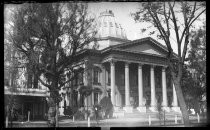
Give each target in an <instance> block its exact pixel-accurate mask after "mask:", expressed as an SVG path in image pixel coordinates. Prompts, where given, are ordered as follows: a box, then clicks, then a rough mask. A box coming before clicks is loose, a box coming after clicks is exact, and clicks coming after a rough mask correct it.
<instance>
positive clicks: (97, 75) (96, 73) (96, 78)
mask: <svg viewBox="0 0 210 130" xmlns="http://www.w3.org/2000/svg"><path fill="white" fill-rule="evenodd" d="M93 83H94V84H99V83H100V72H99V71H98V70H94V71H93Z"/></svg>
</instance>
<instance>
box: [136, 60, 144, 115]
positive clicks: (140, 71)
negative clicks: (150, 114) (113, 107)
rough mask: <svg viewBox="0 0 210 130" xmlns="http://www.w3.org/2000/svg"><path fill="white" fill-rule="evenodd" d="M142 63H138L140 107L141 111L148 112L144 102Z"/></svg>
mask: <svg viewBox="0 0 210 130" xmlns="http://www.w3.org/2000/svg"><path fill="white" fill-rule="evenodd" d="M142 78H143V77H142V64H139V65H138V94H139V107H138V108H137V109H138V110H139V111H140V112H146V107H145V104H144V102H143V81H142Z"/></svg>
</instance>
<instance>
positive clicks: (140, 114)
mask: <svg viewBox="0 0 210 130" xmlns="http://www.w3.org/2000/svg"><path fill="white" fill-rule="evenodd" d="M158 114H159V113H158V112H153V111H151V110H150V109H149V108H147V109H146V112H139V110H138V109H137V108H134V109H133V112H132V113H127V112H125V111H124V110H123V109H121V110H118V111H116V112H114V113H113V116H114V117H116V118H119V117H125V118H139V117H148V116H149V115H150V116H151V117H156V116H157V115H158ZM165 115H166V116H174V115H181V113H180V112H176V111H173V110H172V109H170V111H169V112H167V111H165Z"/></svg>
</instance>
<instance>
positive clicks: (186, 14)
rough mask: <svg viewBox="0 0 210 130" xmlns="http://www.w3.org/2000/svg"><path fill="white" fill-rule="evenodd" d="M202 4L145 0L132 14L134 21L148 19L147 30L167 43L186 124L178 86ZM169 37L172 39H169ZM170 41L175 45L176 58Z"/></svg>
mask: <svg viewBox="0 0 210 130" xmlns="http://www.w3.org/2000/svg"><path fill="white" fill-rule="evenodd" d="M205 4H206V3H205V2H189V1H181V2H175V1H173V2H144V3H141V4H140V6H139V7H140V8H139V10H138V11H137V12H135V13H133V14H132V16H133V18H134V20H135V21H137V22H147V23H150V24H151V26H150V28H151V27H153V29H154V30H153V31H151V32H150V34H151V35H153V34H154V33H155V32H157V36H158V38H159V39H162V40H163V41H164V43H165V45H166V46H167V50H168V54H167V56H166V58H167V63H168V67H169V70H170V74H171V76H172V79H173V83H174V86H175V90H176V93H177V97H178V101H179V104H180V108H181V111H182V114H183V118H184V124H185V125H186V126H189V124H190V122H189V115H188V112H187V107H186V104H185V100H184V96H183V92H182V88H181V80H182V75H183V65H184V63H185V61H186V59H185V58H186V54H187V50H188V48H187V47H188V44H189V41H190V38H191V35H190V31H192V29H193V24H195V23H196V22H197V21H198V18H200V17H201V15H202V14H204V13H205V11H206V5H205ZM145 30H146V29H143V31H145ZM172 36H173V38H172ZM172 39H173V40H174V41H175V42H172ZM172 44H175V45H176V46H177V50H178V53H177V55H176V60H174V50H173V46H172Z"/></svg>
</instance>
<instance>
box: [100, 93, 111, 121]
mask: <svg viewBox="0 0 210 130" xmlns="http://www.w3.org/2000/svg"><path fill="white" fill-rule="evenodd" d="M99 105H100V107H101V114H100V115H103V113H104V117H105V118H107V116H108V115H109V117H112V116H113V105H112V102H111V99H110V98H109V97H107V96H105V97H104V98H102V99H101V101H100V103H99Z"/></svg>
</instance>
